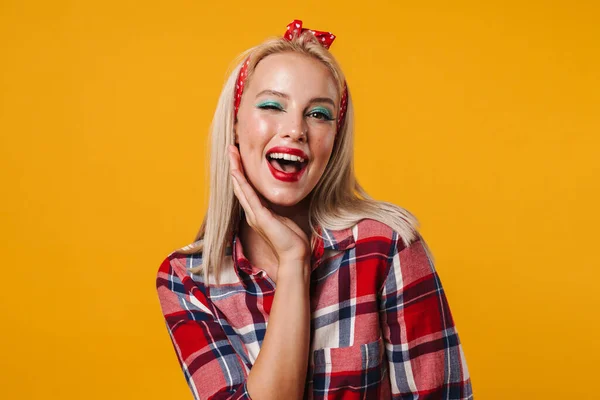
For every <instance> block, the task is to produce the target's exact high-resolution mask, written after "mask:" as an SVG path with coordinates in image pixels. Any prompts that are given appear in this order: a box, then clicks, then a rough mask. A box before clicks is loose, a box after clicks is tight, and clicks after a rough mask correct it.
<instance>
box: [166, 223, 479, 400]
mask: <svg viewBox="0 0 600 400" xmlns="http://www.w3.org/2000/svg"><path fill="white" fill-rule="evenodd" d="M321 232H322V233H323V236H324V237H325V240H319V242H318V244H317V246H316V248H315V249H314V252H313V263H312V274H311V311H312V321H311V351H310V354H309V356H310V360H309V370H308V374H307V377H306V388H305V389H306V390H305V396H304V398H305V399H315V400H316V399H457V400H458V399H472V398H473V394H472V388H471V380H470V377H469V371H468V369H467V364H466V361H465V356H464V354H463V350H462V346H461V342H460V340H459V337H458V334H457V330H456V328H455V326H454V322H453V319H452V315H451V313H450V309H449V306H448V302H447V300H446V296H445V294H444V290H443V288H442V286H441V283H440V278H439V276H438V274H437V272H436V270H435V268H434V266H433V263H432V262H431V260H430V258H429V257H428V255H427V253H426V251H425V249H424V246H423V243H422V241H421V239H417V240H416V241H413V242H412V243H411V245H410V246H408V247H406V246H405V245H404V244H403V242H402V240H401V238H400V237H399V236H398V234H397V233H396V232H394V231H392V229H391V228H390V227H389V226H387V225H385V224H382V223H380V222H377V221H374V220H371V219H364V220H362V221H360V222H359V223H357V224H356V225H355V226H354V227H353V228H351V229H350V228H349V229H344V230H339V231H332V230H327V229H323V230H322V231H321ZM231 249H232V251H231V250H230V251H229V253H228V255H231V257H229V256H228V257H226V258H225V260H224V265H223V271H222V275H221V276H222V278H221V283H222V286H221V287H215V286H212V285H205V282H204V279H203V276H200V275H195V274H191V273H189V272H187V271H186V270H185V268H186V267H187V268H191V267H195V266H198V265H199V264H200V263H201V262H202V255H201V254H188V255H186V254H180V253H177V252H173V253H171V254H170V255H169V256H168V257H167V258H166V259H165V260H164V262H163V263H162V264H161V266H160V268H159V271H158V274H157V280H156V286H157V291H158V298H159V300H160V305H161V308H162V312H163V315H164V318H165V321H166V326H167V329H168V331H169V334H170V337H171V341H172V344H173V347H174V349H175V352H176V354H177V358H178V360H179V364H180V366H181V368H182V370H183V373H184V375H185V379H186V381H187V384H188V385H189V387H190V389H191V391H192V393H193V396H194V398H195V399H250V396H249V395H248V391H247V388H246V377H247V376H248V373H249V371H250V369H251V368H252V365H253V363H254V361H255V360H256V358H257V356H258V353H259V351H260V347H261V344H262V342H263V339H264V336H265V332H266V329H267V323H268V320H269V312H270V310H271V305H272V303H273V297H274V294H275V283H274V282H273V281H272V280H271V279H270V278H269V276H268V275H266V273H265V272H264V271H262V270H261V269H259V268H256V267H254V266H253V265H251V264H250V262H249V261H248V260H247V259H246V258H245V257H244V254H243V251H242V245H241V243H240V241H239V238H238V236H237V235H235V236H234V239H233V243H232V247H231ZM210 279H211V282H209V283H213V282H212V280H213V279H214V277H212V276H211V278H210ZM274 368H276V366H274Z"/></svg>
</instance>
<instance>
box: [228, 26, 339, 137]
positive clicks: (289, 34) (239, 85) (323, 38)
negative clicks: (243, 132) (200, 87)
mask: <svg viewBox="0 0 600 400" xmlns="http://www.w3.org/2000/svg"><path fill="white" fill-rule="evenodd" d="M305 31H309V32H310V33H312V34H313V35H314V36H315V37H316V38H317V39H318V40H319V43H321V45H322V46H323V47H325V48H326V49H329V46H331V44H332V43H333V40H334V39H335V35H334V34H332V33H331V32H321V31H315V30H312V29H306V28H302V21H300V20H297V19H295V20H293V21H292V22H290V23H289V24H288V26H287V30H286V31H285V33H284V35H283V38H284V39H287V40H292V39H293V38H294V37H297V36H299V35H300V34H301V33H302V32H305ZM248 64H250V57H248V59H246V61H245V62H244V65H242V68H241V69H240V74H239V75H238V78H237V81H236V83H235V97H234V99H233V102H234V103H233V104H234V106H235V110H234V117H235V118H237V113H238V109H239V108H240V101H241V100H242V92H243V91H244V84H245V82H246V77H247V76H248ZM347 102H348V87H347V86H346V82H344V92H343V93H342V99H341V101H340V112H339V116H338V121H337V129H338V131H339V130H340V127H341V126H342V122H343V121H344V116H345V115H346V107H347Z"/></svg>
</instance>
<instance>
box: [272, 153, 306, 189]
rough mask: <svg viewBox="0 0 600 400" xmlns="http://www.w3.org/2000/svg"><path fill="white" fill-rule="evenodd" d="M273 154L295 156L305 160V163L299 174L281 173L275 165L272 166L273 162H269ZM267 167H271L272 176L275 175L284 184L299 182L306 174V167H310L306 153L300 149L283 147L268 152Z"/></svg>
mask: <svg viewBox="0 0 600 400" xmlns="http://www.w3.org/2000/svg"><path fill="white" fill-rule="evenodd" d="M271 153H283V154H290V155H294V156H297V157H301V158H302V159H303V160H304V162H303V163H302V166H301V168H300V169H299V170H298V171H297V172H285V171H280V170H278V169H276V168H275V167H273V165H271V162H270V160H269V154H271ZM267 165H268V166H269V170H270V171H271V174H272V175H273V177H274V178H275V179H278V180H280V181H284V182H297V181H299V180H300V178H301V177H302V175H303V174H304V171H305V170H306V166H307V165H308V156H307V155H306V153H304V152H303V151H302V150H300V149H294V148H292V147H281V146H278V147H272V148H270V149H269V150H268V151H267Z"/></svg>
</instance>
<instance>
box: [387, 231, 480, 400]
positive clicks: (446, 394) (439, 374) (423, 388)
mask: <svg viewBox="0 0 600 400" xmlns="http://www.w3.org/2000/svg"><path fill="white" fill-rule="evenodd" d="M389 256H390V258H389V265H388V273H387V275H386V279H385V282H384V284H383V286H382V288H381V291H380V296H381V312H382V332H383V337H384V340H385V342H386V352H387V356H388V360H389V367H390V368H389V371H390V382H391V388H392V398H394V399H412V398H415V399H416V398H418V399H430V400H433V399H446V398H451V399H472V398H473V397H472V396H473V394H472V388H471V380H470V377H469V371H468V368H467V364H466V361H465V357H464V354H463V351H462V346H461V343H460V340H459V337H458V333H457V330H456V328H455V326H454V321H453V319H452V314H451V312H450V308H449V306H448V302H447V299H446V295H445V293H444V289H443V288H442V284H441V282H440V278H439V276H438V274H437V272H436V270H435V267H434V265H433V263H432V261H431V259H430V258H429V256H428V255H427V253H426V251H425V248H424V245H423V242H422V239H421V238H418V239H417V240H416V241H414V242H412V243H411V245H410V246H408V247H405V246H404V244H403V243H402V240H401V239H400V238H399V236H398V234H397V233H396V232H394V237H393V240H392V247H391V249H390V253H389Z"/></svg>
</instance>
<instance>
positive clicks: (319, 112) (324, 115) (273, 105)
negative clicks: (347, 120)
mask: <svg viewBox="0 0 600 400" xmlns="http://www.w3.org/2000/svg"><path fill="white" fill-rule="evenodd" d="M256 107H257V108H260V109H261V110H275V111H284V112H285V110H284V108H283V106H282V105H281V104H279V103H277V102H274V101H265V102H263V103H259V104H257V105H256ZM306 115H307V116H309V117H313V118H315V119H317V120H321V121H333V120H334V119H335V118H334V117H333V116H332V115H331V111H329V110H328V109H327V108H324V107H315V108H313V109H312V110H310V111H309V112H308V113H307V114H306Z"/></svg>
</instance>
